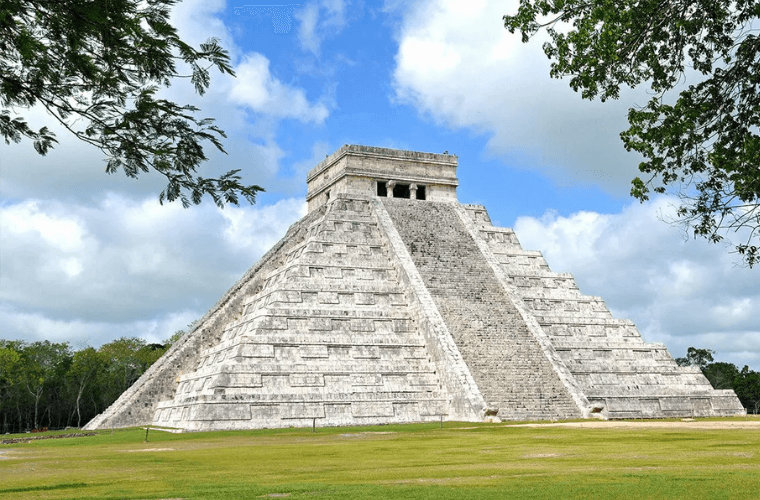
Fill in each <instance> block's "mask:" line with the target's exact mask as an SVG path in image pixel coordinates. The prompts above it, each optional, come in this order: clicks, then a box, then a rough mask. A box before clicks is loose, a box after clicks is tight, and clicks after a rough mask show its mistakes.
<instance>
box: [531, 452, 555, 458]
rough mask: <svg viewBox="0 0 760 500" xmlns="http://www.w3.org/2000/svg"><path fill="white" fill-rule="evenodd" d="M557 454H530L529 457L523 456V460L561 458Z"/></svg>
mask: <svg viewBox="0 0 760 500" xmlns="http://www.w3.org/2000/svg"><path fill="white" fill-rule="evenodd" d="M561 456H562V455H560V454H559V453H531V454H529V455H523V456H522V457H523V458H558V457H561Z"/></svg>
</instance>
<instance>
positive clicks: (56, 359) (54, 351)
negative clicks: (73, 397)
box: [21, 340, 71, 429]
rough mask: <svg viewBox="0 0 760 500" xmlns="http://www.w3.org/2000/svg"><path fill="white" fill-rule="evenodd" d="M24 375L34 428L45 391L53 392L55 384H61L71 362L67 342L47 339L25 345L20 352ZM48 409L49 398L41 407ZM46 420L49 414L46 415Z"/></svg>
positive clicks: (38, 421) (38, 419) (37, 423)
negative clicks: (32, 404)
mask: <svg viewBox="0 0 760 500" xmlns="http://www.w3.org/2000/svg"><path fill="white" fill-rule="evenodd" d="M21 359H22V362H23V370H24V377H23V383H24V387H25V388H26V391H27V392H28V393H29V395H30V396H31V397H32V399H33V400H34V428H35V429H37V428H39V427H40V421H41V418H40V412H39V410H40V404H41V403H42V402H43V396H44V395H46V390H47V392H48V393H49V392H53V389H54V388H56V387H55V386H60V385H61V383H60V382H61V380H63V378H64V374H65V373H66V372H67V371H68V368H69V364H70V362H71V349H70V347H69V344H68V343H67V342H63V343H61V344H56V343H53V342H50V341H48V340H44V341H41V342H33V343H31V344H28V345H25V346H24V349H23V351H22V352H21ZM56 389H57V388H56ZM49 410H50V400H49V401H48V404H47V405H45V406H44V407H43V416H44V413H45V411H49ZM48 421H50V416H49V415H48Z"/></svg>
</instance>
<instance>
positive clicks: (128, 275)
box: [0, 0, 760, 370]
mask: <svg viewBox="0 0 760 500" xmlns="http://www.w3.org/2000/svg"><path fill="white" fill-rule="evenodd" d="M250 2H251V0H230V1H228V2H225V1H224V0H185V1H184V2H182V3H180V4H178V5H177V6H176V7H175V8H174V10H173V12H172V22H173V23H174V25H175V26H176V27H177V28H178V29H179V32H180V36H181V38H183V39H184V40H185V41H187V42H189V43H192V44H194V45H196V46H197V45H198V44H200V43H202V42H204V41H205V40H206V39H207V38H209V37H212V36H214V37H217V38H219V39H220V41H221V44H222V45H223V46H224V47H225V48H226V49H227V50H228V51H229V53H230V56H231V60H232V63H233V66H234V69H235V72H236V74H237V77H236V78H232V77H228V76H226V75H220V74H218V73H217V74H213V73H212V81H211V88H210V89H209V91H208V92H207V93H206V95H204V96H203V97H199V96H197V95H195V94H194V91H193V89H192V86H191V84H190V83H189V81H187V79H184V80H183V79H180V80H178V81H176V82H174V83H173V85H172V87H171V88H169V89H168V90H166V91H165V92H164V95H165V96H167V97H169V98H171V99H174V100H175V101H176V102H180V103H190V104H194V105H196V106H198V107H199V108H201V109H202V113H201V114H202V116H209V117H213V118H215V119H216V123H217V125H219V126H220V127H221V128H222V129H223V130H225V131H226V133H227V135H228V138H227V140H226V141H225V143H224V144H225V148H226V150H227V152H228V154H227V155H223V154H221V153H213V154H210V155H209V156H210V161H209V162H208V163H207V164H205V165H204V166H203V168H202V170H201V172H200V173H201V175H206V176H218V175H220V174H221V173H223V172H226V171H228V170H231V169H242V172H241V174H242V175H243V181H244V182H245V183H247V184H258V185H260V186H263V187H264V188H265V189H266V192H265V193H262V194H260V195H259V197H258V199H257V203H256V204H255V205H247V204H241V206H239V207H235V206H227V207H226V208H224V209H223V210H220V209H218V208H217V207H216V206H215V205H214V204H213V203H212V202H211V200H210V199H208V200H206V201H205V202H204V203H202V204H201V205H198V206H193V207H191V208H188V209H183V208H182V206H181V205H180V204H179V203H173V204H165V205H163V206H162V205H160V204H159V202H158V194H159V192H160V191H161V190H162V189H163V188H164V183H163V182H162V180H161V176H160V175H155V174H154V175H143V176H141V177H140V178H139V179H137V180H135V179H130V178H127V177H126V176H125V175H123V173H116V174H112V175H108V174H106V173H105V171H104V169H105V163H104V161H103V156H102V153H100V152H99V151H98V150H97V149H95V148H93V147H91V146H88V145H86V144H83V143H81V142H77V141H76V140H74V139H72V138H71V137H68V136H67V135H66V134H65V132H64V131H62V130H61V129H60V128H59V127H55V126H53V127H52V128H53V130H54V131H55V132H57V133H58V139H59V141H60V144H59V145H57V146H56V148H55V149H54V150H52V151H51V152H50V153H49V154H48V155H47V156H44V157H41V156H39V155H37V154H36V153H35V151H34V149H33V147H32V144H31V143H30V142H29V141H23V142H21V143H20V144H13V145H8V146H6V145H4V144H2V145H0V338H3V339H21V340H26V341H30V342H31V341H36V340H45V339H47V340H50V341H54V342H69V343H70V344H71V345H72V346H73V347H75V348H81V347H84V346H87V345H90V346H94V347H97V346H100V345H102V344H103V343H106V342H110V341H112V340H114V339H117V338H120V337H124V336H127V337H141V338H144V339H146V340H147V341H149V342H161V341H162V340H164V339H168V338H169V337H170V336H171V335H172V334H173V333H174V332H175V331H177V330H179V329H184V328H186V327H187V325H188V324H190V323H191V322H192V321H194V320H196V319H198V318H200V317H201V316H203V315H204V314H205V313H206V311H207V310H208V309H209V308H210V307H211V306H213V305H214V304H215V302H216V301H217V300H218V299H219V298H220V297H221V296H222V294H223V293H224V292H225V291H226V290H227V289H228V288H229V287H231V286H232V285H233V284H234V283H235V282H236V281H237V280H238V279H239V278H240V277H241V276H242V275H243V273H244V272H245V271H246V270H247V269H248V268H250V267H251V266H252V265H254V263H255V262H256V261H257V259H258V258H259V257H260V256H261V255H263V254H264V252H266V251H267V250H268V249H269V248H270V247H271V246H272V245H273V244H274V243H276V242H277V241H278V240H279V239H280V238H282V237H283V235H284V234H285V231H286V230H287V228H288V226H289V225H291V224H292V223H294V222H295V221H297V220H298V219H299V218H300V217H302V216H303V215H304V214H305V212H306V204H305V194H306V183H305V177H306V173H307V172H308V171H309V170H310V169H311V168H312V167H313V166H315V165H316V164H317V163H319V161H321V160H322V159H324V157H325V155H327V154H330V153H332V152H333V151H335V150H337V149H338V148H340V147H341V146H343V145H344V144H362V145H369V146H379V147H388V148H397V149H407V150H413V151H424V152H433V153H442V152H444V151H448V152H450V153H452V154H456V155H458V157H459V169H458V177H459V183H460V186H459V189H458V196H459V201H460V202H463V203H480V204H483V205H485V206H486V208H487V209H488V211H489V214H490V216H491V219H492V221H493V222H494V224H495V225H500V226H504V227H512V228H514V229H515V231H516V232H517V235H518V237H519V239H520V241H521V243H522V245H523V247H524V248H526V249H529V250H540V251H541V252H543V254H544V256H545V258H546V260H547V261H548V263H549V265H550V267H551V268H552V269H553V270H554V271H556V272H570V273H572V274H573V275H574V276H575V278H576V281H577V283H578V285H579V287H580V289H581V291H582V292H583V293H585V294H588V295H595V296H601V297H602V298H603V299H604V300H605V302H606V304H607V306H608V307H609V308H610V310H611V311H612V312H613V314H614V315H615V316H616V317H619V318H628V319H631V320H633V321H634V322H635V323H636V325H637V327H638V329H639V331H640V332H641V333H642V336H643V338H644V339H645V340H646V341H648V342H663V343H665V345H666V346H667V347H668V349H669V350H670V352H671V354H673V355H674V356H676V357H678V356H684V355H685V353H686V350H687V348H688V347H690V346H694V347H698V348H708V349H713V350H714V351H716V353H717V354H716V356H715V357H716V360H719V361H726V362H731V363H734V364H736V365H738V366H739V367H740V368H741V367H742V366H744V365H749V366H750V368H752V369H754V370H760V320H759V319H758V318H759V317H760V315H758V314H757V311H760V274H759V273H760V269H752V270H750V269H747V268H743V267H741V266H739V265H738V263H739V259H738V258H737V256H736V255H732V254H731V253H730V249H731V248H730V247H727V246H726V245H723V244H718V245H715V244H708V243H707V242H706V241H704V240H694V239H693V238H690V237H689V235H688V234H686V233H684V231H683V230H682V229H681V228H679V227H678V226H677V225H673V224H671V223H669V222H668V221H671V220H672V219H673V216H674V213H675V210H674V207H675V206H676V205H677V203H678V199H677V198H674V197H673V196H672V195H662V196H658V197H655V198H653V199H652V200H650V201H649V202H646V203H644V204H640V203H639V202H637V201H635V200H633V199H632V198H631V197H630V196H629V191H630V181H631V179H632V178H634V177H635V176H636V175H637V165H638V163H639V161H641V158H639V157H638V156H637V155H636V154H633V153H628V152H626V151H625V149H624V148H623V145H622V142H621V141H620V139H619V133H620V132H621V131H623V130H625V129H626V128H627V127H626V125H627V121H626V114H627V109H628V108H629V107H631V106H634V105H639V104H643V103H645V102H646V101H647V100H648V94H647V91H646V89H632V90H625V91H624V92H622V95H621V98H620V99H619V100H618V101H614V102H605V103H600V102H598V101H594V102H589V101H584V100H582V99H581V98H580V96H579V95H578V94H576V93H574V92H573V91H572V90H571V89H570V88H569V87H568V83H567V81H563V80H555V79H551V78H549V76H548V72H549V61H548V60H547V59H546V57H545V56H544V54H543V52H542V50H541V40H540V39H539V40H534V41H533V42H532V43H529V44H522V43H521V42H520V39H519V35H510V34H509V32H507V31H506V30H505V29H504V27H503V25H502V16H503V15H504V14H507V13H512V12H515V11H516V8H517V3H516V1H508V2H487V1H477V0H471V1H469V2H457V1H444V0H422V1H416V2H402V1H399V0H387V1H385V2H361V1H348V0H317V1H303V3H300V4H285V3H282V4H276V5H275V4H273V3H271V2H267V3H263V2H262V3H261V4H254V3H250ZM23 114H24V116H25V117H26V118H27V119H28V120H29V122H30V124H31V126H32V127H33V128H34V126H35V125H36V126H37V127H38V128H39V127H41V126H42V125H51V124H52V122H51V120H50V117H48V116H46V115H45V113H44V112H43V111H40V110H39V109H30V110H23ZM729 237H730V236H729ZM753 311H754V312H753Z"/></svg>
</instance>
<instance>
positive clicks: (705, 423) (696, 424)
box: [511, 419, 760, 430]
mask: <svg viewBox="0 0 760 500" xmlns="http://www.w3.org/2000/svg"><path fill="white" fill-rule="evenodd" d="M511 427H572V428H580V429H608V428H609V429H615V428H617V429H620V428H623V429H642V428H643V429H722V430H725V429H737V430H739V429H754V430H760V419H758V420H692V419H688V420H687V421H680V420H679V421H658V420H641V421H638V420H637V421H629V420H589V421H587V422H556V423H545V424H518V425H513V426H511Z"/></svg>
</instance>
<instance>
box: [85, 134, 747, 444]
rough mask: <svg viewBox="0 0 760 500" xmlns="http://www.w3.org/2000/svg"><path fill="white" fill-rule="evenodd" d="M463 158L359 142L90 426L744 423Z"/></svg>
mask: <svg viewBox="0 0 760 500" xmlns="http://www.w3.org/2000/svg"><path fill="white" fill-rule="evenodd" d="M456 169H457V157H456V156H453V155H448V154H431V153H419V152H411V151H399V150H392V149H384V148H375V147H366V146H353V145H350V146H349V145H347V146H344V147H342V148H341V149H339V150H338V151H336V152H335V153H334V154H333V155H331V156H329V157H328V158H326V159H325V160H324V161H323V162H322V163H320V164H319V165H317V166H316V167H315V168H314V169H312V170H311V172H309V174H308V176H307V185H308V193H307V201H308V214H307V215H306V216H305V217H304V218H302V219H301V220H300V221H298V222H296V223H295V224H293V225H292V226H291V227H290V228H289V229H288V232H287V234H286V235H285V237H284V238H283V239H282V240H280V242H278V243H277V244H276V245H275V246H274V247H273V248H272V249H271V250H270V251H269V252H268V253H266V254H265V255H264V256H263V257H262V258H261V259H260V260H259V262H258V263H256V265H254V266H253V267H252V268H251V269H250V270H249V271H248V272H247V273H246V274H245V275H244V276H243V278H242V279H241V280H240V281H238V282H237V283H236V284H235V285H234V286H233V287H232V288H231V289H230V290H229V291H228V292H227V293H226V294H225V295H224V296H223V297H222V299H221V300H220V301H219V302H218V303H217V304H216V305H215V306H214V307H213V308H212V309H211V310H210V311H209V312H208V313H207V314H206V315H205V316H204V317H203V318H201V320H199V321H198V322H197V324H196V326H195V328H194V329H193V330H192V331H190V332H188V333H187V334H185V335H184V336H183V337H182V338H180V339H179V340H178V341H177V342H176V343H175V344H174V345H173V346H172V347H171V349H170V350H169V351H167V352H166V354H165V355H164V356H163V357H162V358H161V359H159V360H158V361H157V362H156V363H155V364H154V365H153V366H151V367H150V369H149V370H148V371H146V372H145V374H144V375H143V376H142V377H141V378H140V379H139V380H137V381H136V382H135V384H134V385H133V386H132V387H131V388H130V389H128V390H127V391H126V392H125V393H124V394H123V395H122V396H121V397H120V398H119V399H118V400H117V401H116V402H115V403H114V404H113V405H111V406H110V407H109V408H108V409H107V410H106V411H105V412H104V413H102V414H100V415H98V416H97V417H96V418H94V419H93V420H92V421H91V422H89V423H88V424H87V426H86V428H87V429H97V428H113V427H126V426H135V425H146V424H153V425H158V426H167V427H174V428H180V429H184V430H192V431H200V430H215V429H252V428H276V427H290V426H312V425H315V426H336V425H364V424H388V423H404V422H420V421H438V420H439V419H445V420H459V421H484V420H485V421H496V420H499V419H501V420H503V419H509V420H528V419H567V418H591V417H596V418H659V417H693V416H728V415H745V414H746V412H745V410H744V409H743V408H742V405H741V404H740V402H739V400H738V398H737V397H736V395H735V394H734V392H733V391H731V390H714V389H712V387H711V386H710V383H709V382H708V381H707V379H706V378H705V377H704V376H703V375H702V373H701V371H700V370H699V368H697V367H679V366H677V364H676V363H675V361H674V360H673V358H672V357H671V355H670V354H669V353H668V351H667V349H666V348H665V346H664V345H663V344H660V343H647V342H644V341H643V340H642V338H641V335H640V334H639V332H638V331H637V330H636V327H635V326H634V324H633V323H632V322H631V321H628V320H623V319H616V318H613V317H612V314H611V313H610V311H609V310H608V309H607V307H606V306H605V304H604V301H603V300H602V299H601V298H599V297H593V296H588V295H583V294H581V293H580V291H579V290H578V287H577V286H576V284H575V281H574V279H573V277H572V275H570V274H565V273H555V272H552V271H551V270H550V269H549V267H548V265H547V264H546V261H545V260H544V259H543V257H542V256H541V253H540V252H536V251H530V250H524V249H523V248H522V247H521V246H520V243H519V241H518V239H517V236H516V235H515V233H514V231H512V230H511V229H506V228H501V227H496V226H493V225H492V224H491V221H490V218H489V216H488V212H487V211H486V209H485V208H484V207H483V206H481V205H464V204H460V203H459V202H458V201H457V197H456V188H457V185H458V181H457V177H456Z"/></svg>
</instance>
